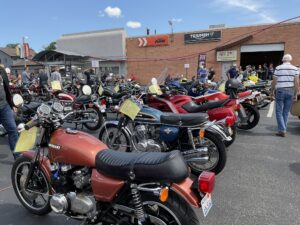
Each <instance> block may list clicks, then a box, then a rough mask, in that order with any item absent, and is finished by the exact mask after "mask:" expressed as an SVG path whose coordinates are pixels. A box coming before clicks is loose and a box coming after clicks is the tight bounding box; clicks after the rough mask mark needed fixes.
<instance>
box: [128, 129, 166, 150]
mask: <svg viewBox="0 0 300 225" xmlns="http://www.w3.org/2000/svg"><path fill="white" fill-rule="evenodd" d="M158 137H159V130H158V129H157V128H156V127H154V126H150V127H148V126H145V125H138V126H136V127H135V131H134V133H133V138H132V140H133V143H134V147H135V149H136V150H137V151H141V152H147V151H151V152H161V151H162V150H163V146H162V145H161V144H160V143H159V142H158V141H156V140H159V138H158Z"/></svg>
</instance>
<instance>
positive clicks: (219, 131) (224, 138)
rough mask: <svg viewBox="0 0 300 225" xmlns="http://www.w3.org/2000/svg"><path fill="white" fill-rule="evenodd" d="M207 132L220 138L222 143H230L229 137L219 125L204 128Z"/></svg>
mask: <svg viewBox="0 0 300 225" xmlns="http://www.w3.org/2000/svg"><path fill="white" fill-rule="evenodd" d="M206 130H207V131H208V132H211V133H213V134H216V135H218V136H220V137H221V139H222V141H231V140H232V138H231V137H230V136H227V135H226V133H225V131H224V130H223V128H222V127H221V126H220V125H217V124H214V125H212V126H209V127H208V128H206Z"/></svg>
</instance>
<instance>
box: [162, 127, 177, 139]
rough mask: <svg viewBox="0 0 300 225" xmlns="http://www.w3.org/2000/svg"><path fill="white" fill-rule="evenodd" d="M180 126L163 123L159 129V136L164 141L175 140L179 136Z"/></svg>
mask: <svg viewBox="0 0 300 225" xmlns="http://www.w3.org/2000/svg"><path fill="white" fill-rule="evenodd" d="M178 132H179V128H178V127H171V126H165V125H162V126H161V127H160V130H159V134H160V135H159V137H160V139H161V140H162V141H165V142H168V143H170V142H173V141H175V140H176V139H177V138H178Z"/></svg>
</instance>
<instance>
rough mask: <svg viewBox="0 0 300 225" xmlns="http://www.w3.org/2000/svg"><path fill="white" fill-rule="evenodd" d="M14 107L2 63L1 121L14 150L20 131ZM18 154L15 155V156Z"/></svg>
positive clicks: (0, 70) (10, 145)
mask: <svg viewBox="0 0 300 225" xmlns="http://www.w3.org/2000/svg"><path fill="white" fill-rule="evenodd" d="M12 108H13V102H12V96H11V93H10V90H9V81H8V78H7V74H6V72H5V70H4V68H3V66H2V65H0V123H1V124H2V125H3V127H4V128H5V130H6V131H7V133H8V142H9V147H10V150H11V151H12V152H13V151H14V149H15V146H16V143H17V141H18V132H17V128H16V122H15V119H14V116H13V112H12ZM16 156H17V155H14V157H16Z"/></svg>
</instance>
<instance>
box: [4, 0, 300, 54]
mask: <svg viewBox="0 0 300 225" xmlns="http://www.w3.org/2000/svg"><path fill="white" fill-rule="evenodd" d="M1 3H2V4H1V13H0V21H1V24H2V26H1V27H2V29H1V38H0V46H5V45H6V44H7V43H16V42H20V40H21V38H22V36H27V37H28V42H29V44H30V45H31V47H33V48H34V49H35V50H36V51H39V50H42V49H43V47H44V46H46V45H47V44H48V43H50V42H51V41H55V40H57V39H58V38H59V37H60V36H61V35H62V34H65V33H73V32H83V31H92V30H101V29H111V28H120V27H124V28H126V30H127V33H128V35H129V36H135V35H144V34H145V33H146V28H150V30H151V33H153V32H154V29H156V31H157V33H168V32H170V26H169V24H168V21H169V20H173V27H174V31H175V32H181V31H191V30H198V29H206V28H208V26H209V25H210V24H223V23H224V24H226V26H239V25H250V24H260V23H270V22H277V21H282V20H284V19H288V18H291V17H295V16H299V15H300V0H273V1H272V0H210V1H204V0H184V1H175V0H173V1H172V0H150V1H143V0H139V1H138V0H110V1H109V0H85V1H83V0H51V1H50V0H49V1H43V0H27V1H23V0H4V1H2V2H1ZM299 32H300V31H299Z"/></svg>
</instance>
